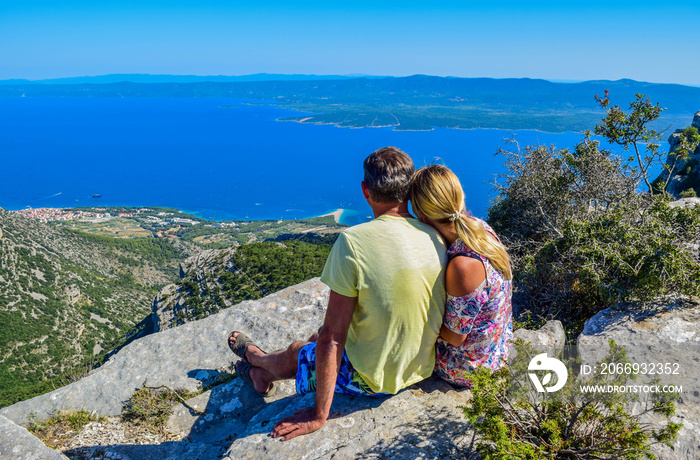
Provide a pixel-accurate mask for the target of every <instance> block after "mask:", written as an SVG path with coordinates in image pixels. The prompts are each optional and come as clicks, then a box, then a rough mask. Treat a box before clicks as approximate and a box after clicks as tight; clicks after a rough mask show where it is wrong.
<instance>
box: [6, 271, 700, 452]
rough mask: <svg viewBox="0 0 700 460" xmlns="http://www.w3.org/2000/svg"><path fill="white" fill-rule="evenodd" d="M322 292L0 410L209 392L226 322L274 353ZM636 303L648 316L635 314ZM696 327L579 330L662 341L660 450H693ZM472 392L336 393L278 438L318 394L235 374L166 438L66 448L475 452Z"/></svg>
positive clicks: (319, 315)
mask: <svg viewBox="0 0 700 460" xmlns="http://www.w3.org/2000/svg"><path fill="white" fill-rule="evenodd" d="M327 299H328V289H327V287H325V286H324V285H323V284H322V283H320V281H319V280H318V279H312V280H309V281H306V282H304V283H301V284H298V285H296V286H292V287H289V288H287V289H284V290H282V291H280V292H277V293H274V294H271V295H269V296H267V297H265V298H263V299H259V300H253V301H246V302H242V303H240V304H237V305H234V306H232V307H231V308H228V309H226V310H222V311H220V312H219V313H216V314H214V315H211V316H209V317H207V318H205V319H202V320H199V321H192V322H188V323H186V324H184V325H182V326H179V327H177V328H172V329H167V330H164V331H162V332H160V333H158V334H152V335H149V336H147V337H144V338H141V339H139V340H137V341H134V342H133V343H131V344H129V345H128V346H126V347H124V348H123V349H122V350H121V351H120V352H119V353H117V354H116V355H115V356H114V357H113V358H112V359H111V360H110V361H109V362H108V363H106V364H105V365H103V366H102V367H101V368H99V369H97V370H95V371H93V372H92V373H91V374H90V375H88V376H87V377H85V378H83V379H82V380H80V381H78V382H75V383H73V384H71V385H69V386H67V387H65V388H61V389H59V390H56V391H54V392H52V393H49V394H47V395H43V396H39V397H36V398H33V399H31V400H29V401H23V402H21V403H18V404H15V405H13V406H10V407H7V408H4V409H2V410H0V415H2V416H4V417H6V418H7V419H9V420H11V421H13V422H15V423H18V424H23V423H25V422H26V421H27V418H28V416H29V414H30V413H32V412H33V413H36V414H37V416H38V417H40V418H41V417H44V416H46V415H47V414H49V413H50V412H52V411H55V410H62V409H86V410H88V411H96V412H97V413H99V414H102V415H113V414H118V413H119V412H120V411H121V410H122V405H123V402H124V401H125V400H126V399H127V398H129V396H130V395H131V394H132V393H133V392H134V390H136V389H138V388H141V387H142V386H143V384H144V382H146V383H147V384H148V385H149V386H160V385H168V386H169V387H171V388H186V389H188V390H191V391H195V390H197V389H199V388H202V387H204V388H208V387H210V386H211V385H212V384H214V383H216V382H217V380H218V381H221V378H220V377H221V376H226V375H228V374H229V373H230V372H231V364H232V362H233V361H234V360H235V359H237V358H236V357H235V356H234V355H233V354H232V353H231V352H230V351H229V350H228V347H227V344H226V338H227V336H228V333H229V332H230V331H231V330H234V329H235V330H244V331H246V332H248V333H249V334H250V335H251V336H253V337H254V338H255V339H256V340H257V342H258V343H259V344H260V345H261V347H263V348H264V349H267V350H274V349H279V348H282V347H284V346H286V345H287V344H288V343H290V342H291V341H293V340H298V339H303V338H305V337H306V336H308V335H310V334H311V333H312V332H314V331H315V330H316V329H317V328H318V326H319V325H320V324H321V322H322V319H323V316H324V314H325V307H326V302H327ZM640 311H643V312H644V313H643V314H637V312H640ZM699 324H700V305H699V304H697V303H693V302H686V301H676V300H665V301H662V302H657V303H656V304H653V305H652V304H649V305H647V304H645V305H641V306H640V305H620V306H618V307H617V308H615V309H609V310H605V311H604V312H601V313H600V314H599V315H596V317H594V318H592V319H591V320H590V321H589V323H588V324H587V326H586V330H585V331H584V333H583V334H582V335H581V337H580V338H579V346H580V347H581V351H582V354H585V353H589V352H590V350H594V351H596V352H598V351H601V352H604V348H605V346H606V344H607V340H608V339H609V338H614V339H615V340H616V341H617V343H618V344H620V345H623V346H624V347H625V348H627V349H628V350H629V353H628V357H629V358H630V359H631V360H640V361H641V360H650V359H652V358H653V357H655V356H656V357H658V355H659V353H660V349H659V350H657V348H659V347H661V348H663V349H664V350H665V356H664V360H665V361H669V360H670V361H673V360H677V361H678V362H680V363H681V365H682V366H683V369H684V372H685V374H684V376H685V378H686V379H687V380H686V381H684V382H680V383H681V384H683V385H684V393H683V397H682V401H681V402H680V403H679V409H678V415H677V416H676V418H675V419H674V420H676V421H679V422H680V423H683V424H684V428H683V429H682V431H681V439H679V440H678V441H676V443H675V444H674V448H673V449H666V448H665V450H664V449H661V450H659V451H658V452H659V453H660V454H661V456H660V458H669V459H689V458H697V457H696V455H697V453H698V451H697V446H698V444H697V441H698V438H697V427H698V426H700V414H698V406H699V405H698V400H697V398H698V395H697V394H696V393H694V391H697V390H698V388H697V383H696V382H695V381H697V380H698V379H697V377H698V375H697V363H698V360H699V359H700V358H698V356H699V355H700V354H699V352H698V346H699V345H700V330H699ZM621 331H626V332H625V333H621ZM515 335H516V338H522V339H524V340H526V341H530V342H531V343H533V344H534V345H535V347H536V349H538V350H540V351H548V352H550V353H552V352H555V351H558V350H561V348H562V346H563V342H564V332H563V329H562V327H561V324H560V323H558V322H550V323H548V324H547V325H545V326H544V327H543V328H542V329H540V330H539V331H527V330H518V331H516V334H515ZM587 350H589V351H587ZM645 353H646V354H645ZM649 353H651V354H649ZM226 380H229V379H224V380H223V381H226ZM694 380H695V381H694ZM686 382H687V383H686ZM686 391H687V392H688V393H687V394H686ZM469 398H470V392H469V391H455V389H453V388H452V387H450V386H449V385H447V384H445V383H444V382H441V381H439V380H436V379H434V378H431V379H428V380H426V381H424V382H422V383H421V384H419V385H415V386H413V387H411V388H409V389H407V390H405V391H403V392H401V393H399V394H398V395H395V396H392V397H388V398H381V399H369V398H358V397H351V396H346V395H337V396H336V398H335V400H334V403H333V408H332V411H331V419H330V420H329V422H328V423H327V425H326V426H325V427H324V428H323V429H321V430H319V431H318V432H316V433H313V434H311V435H308V436H304V437H302V438H297V439H294V440H291V441H289V442H284V443H282V442H279V441H278V440H275V439H272V438H269V437H268V436H267V434H268V433H269V431H270V430H271V427H272V426H273V425H274V423H275V422H276V421H277V420H279V419H281V418H282V417H285V416H288V415H290V414H292V413H293V411H294V410H298V409H300V408H303V407H306V406H308V405H311V404H312V402H313V395H306V396H304V397H299V396H296V395H295V393H294V385H293V382H291V381H288V382H284V383H282V384H281V385H280V386H279V390H278V392H277V394H276V395H274V396H273V397H271V398H262V397H260V396H259V395H258V394H256V393H255V392H253V391H252V390H251V389H250V388H248V387H247V386H245V385H244V384H243V383H242V382H240V381H239V379H233V380H232V381H228V383H223V384H219V385H215V386H213V387H211V388H209V389H207V390H206V391H204V392H202V393H201V394H199V395H197V396H195V397H193V398H191V399H189V400H188V401H187V402H188V404H189V405H190V406H192V407H193V408H194V409H196V410H198V411H204V413H199V414H198V413H195V412H194V411H192V410H191V409H189V408H187V407H185V406H184V405H177V406H176V408H175V410H174V412H173V414H172V415H171V416H170V418H169V420H168V429H169V432H170V433H171V436H170V437H169V438H168V439H170V440H161V442H158V443H152V444H141V442H143V441H136V440H129V438H128V437H125V436H124V433H125V430H124V429H123V428H119V425H118V424H116V423H115V422H113V421H105V422H93V423H91V424H89V425H88V426H87V427H85V428H84V430H83V432H81V434H80V436H79V438H78V439H79V442H78V441H75V443H74V444H71V445H69V446H67V447H66V448H65V449H64V450H65V452H66V453H67V454H69V455H73V456H78V455H79V456H80V458H86V459H87V458H92V459H103V458H104V459H106V458H110V459H122V460H128V459H134V460H135V459H154V460H155V459H158V460H162V459H173V460H175V459H181V458H188V459H202V460H204V459H216V458H222V459H234V458H236V459H238V458H279V459H288V458H305V459H329V458H334V459H339V458H398V459H408V458H410V459H414V458H476V456H475V454H474V453H473V445H474V442H475V436H474V432H473V430H472V429H471V428H470V426H469V424H468V423H467V421H466V419H465V418H464V416H463V415H462V414H461V411H460V409H459V406H460V405H464V404H466V403H467V402H468V401H469ZM650 422H652V423H662V421H661V420H650ZM8 423H9V422H8ZM8 430H9V429H8ZM8 430H5V431H6V432H11V430H10V431H8ZM12 430H14V432H16V431H17V428H13V429H12ZM2 433H3V431H0V446H5V447H4V449H6V450H5V451H7V449H9V447H8V445H12V444H16V445H19V444H21V445H24V441H21V440H20V438H19V437H13V435H6V436H5V437H4V438H3V434H2ZM27 442H28V443H29V444H31V443H33V442H34V441H32V440H28V441H27ZM15 447H16V446H15ZM13 448H14V447H13ZM27 448H28V449H29V448H31V446H29V447H27ZM10 458H22V457H10ZM37 458H51V457H37Z"/></svg>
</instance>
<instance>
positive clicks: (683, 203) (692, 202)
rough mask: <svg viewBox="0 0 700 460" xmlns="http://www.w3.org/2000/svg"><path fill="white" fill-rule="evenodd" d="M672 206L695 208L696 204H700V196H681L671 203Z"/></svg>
mask: <svg viewBox="0 0 700 460" xmlns="http://www.w3.org/2000/svg"><path fill="white" fill-rule="evenodd" d="M669 206H671V207H672V208H685V209H689V208H693V207H695V206H700V198H698V197H696V196H694V197H690V198H681V199H680V200H676V201H672V202H671V203H669Z"/></svg>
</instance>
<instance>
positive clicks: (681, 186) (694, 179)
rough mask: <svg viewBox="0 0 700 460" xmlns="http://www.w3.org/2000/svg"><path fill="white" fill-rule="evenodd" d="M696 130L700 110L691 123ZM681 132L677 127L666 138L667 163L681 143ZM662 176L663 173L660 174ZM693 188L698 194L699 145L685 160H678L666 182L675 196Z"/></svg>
mask: <svg viewBox="0 0 700 460" xmlns="http://www.w3.org/2000/svg"><path fill="white" fill-rule="evenodd" d="M691 126H692V127H694V128H695V129H697V130H700V112H696V113H695V116H694V117H693V122H692V124H691ZM682 134H683V130H682V129H677V130H675V131H674V132H673V134H671V135H670V136H669V138H668V143H669V156H668V157H667V158H666V163H667V164H672V163H673V158H672V154H673V153H674V152H676V151H677V149H678V146H679V145H680V143H681V137H682ZM662 176H663V174H662ZM691 188H692V189H694V190H695V193H696V194H698V195H700V145H698V146H697V147H696V148H695V150H694V151H693V152H692V153H691V155H690V158H688V159H687V160H680V161H679V162H678V163H677V164H676V167H675V170H674V175H673V177H672V179H671V181H670V183H669V184H668V191H669V193H671V194H672V195H674V196H675V197H676V198H678V197H679V195H680V193H681V192H684V191H686V190H688V189H691Z"/></svg>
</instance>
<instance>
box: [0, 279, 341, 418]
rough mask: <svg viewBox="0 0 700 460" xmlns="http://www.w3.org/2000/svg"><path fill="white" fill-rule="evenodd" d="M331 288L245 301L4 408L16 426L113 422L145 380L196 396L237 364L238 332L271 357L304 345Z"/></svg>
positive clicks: (311, 286) (310, 284)
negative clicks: (31, 419)
mask: <svg viewBox="0 0 700 460" xmlns="http://www.w3.org/2000/svg"><path fill="white" fill-rule="evenodd" d="M328 292H329V291H328V288H327V287H326V286H325V285H324V284H323V283H321V282H320V280H319V279H318V278H314V279H311V280H309V281H305V282H304V283H301V284H298V285H296V286H292V287H289V288H287V289H284V290H282V291H279V292H277V293H275V294H271V295H269V296H267V297H264V298H262V299H259V300H253V301H245V302H241V303H240V304H238V305H236V306H234V307H231V308H228V309H226V310H222V311H221V312H219V313H218V314H216V315H212V316H209V317H207V318H205V319H203V320H200V321H194V322H190V323H186V324H184V325H183V326H180V327H178V328H175V329H168V330H166V331H163V332H160V333H158V334H151V335H148V336H146V337H143V338H141V339H139V340H136V341H134V342H132V343H130V344H129V345H127V346H125V347H124V348H123V349H122V350H120V351H119V353H117V354H116V355H114V356H113V357H112V358H111V359H110V360H109V361H108V362H107V363H105V364H104V365H102V366H101V367H100V368H99V369H96V370H95V371H93V372H92V373H91V374H90V375H88V376H87V377H85V378H83V379H81V380H79V381H77V382H74V383H72V384H70V385H68V386H65V387H63V388H60V389H58V390H55V391H53V392H51V393H47V394H45V395H41V396H37V397H35V398H32V399H30V400H27V401H22V402H19V403H17V404H14V405H12V406H9V407H5V408H3V409H0V414H2V415H4V416H5V417H7V418H9V419H10V420H13V421H14V422H15V423H20V424H22V423H26V421H27V417H28V416H29V413H30V412H35V413H36V415H37V417H38V418H39V419H42V418H47V417H48V415H49V414H51V413H52V412H54V411H57V410H68V409H85V410H87V411H93V410H94V411H97V413H99V414H100V415H115V414H119V413H120V412H121V410H122V404H123V402H124V401H126V400H127V399H128V398H129V397H130V396H131V394H132V393H133V392H134V391H135V390H136V389H138V388H141V387H142V386H143V383H144V381H147V383H148V385H149V386H159V385H168V386H170V387H171V388H185V389H188V390H191V391H194V390H196V389H197V388H199V387H201V386H202V385H205V386H206V385H208V384H209V383H210V382H211V381H213V380H215V379H216V378H217V376H218V375H219V374H221V373H223V372H226V370H227V369H229V370H230V367H231V363H232V361H233V360H234V359H237V358H236V357H235V356H234V355H233V354H232V353H231V351H230V350H229V349H228V345H227V337H228V335H229V333H230V332H231V331H232V330H234V329H235V330H242V331H245V332H247V333H249V334H250V335H251V336H252V337H254V338H255V339H256V341H257V342H258V344H259V345H260V346H261V347H262V348H263V349H265V350H275V349H278V348H282V347H286V346H287V345H289V344H290V343H291V342H293V341H295V340H300V339H302V340H303V339H305V338H306V337H308V336H309V335H311V334H312V333H313V332H314V331H316V330H317V329H318V328H319V327H320V325H321V324H322V323H323V317H324V315H325V309H326V305H327V303H328Z"/></svg>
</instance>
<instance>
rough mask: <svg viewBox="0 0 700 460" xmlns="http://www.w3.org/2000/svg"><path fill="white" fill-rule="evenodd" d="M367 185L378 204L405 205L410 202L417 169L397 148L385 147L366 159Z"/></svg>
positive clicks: (364, 166)
mask: <svg viewBox="0 0 700 460" xmlns="http://www.w3.org/2000/svg"><path fill="white" fill-rule="evenodd" d="M363 168H364V170H365V183H366V184H367V188H368V189H369V195H370V197H371V198H372V200H374V201H376V202H377V203H403V202H405V201H406V200H408V193H409V191H410V188H411V180H412V179H413V173H414V172H415V169H416V168H415V167H414V166H413V160H411V157H409V156H408V155H407V154H406V153H405V152H403V151H401V150H399V149H397V148H396V147H384V148H381V149H379V150H376V151H374V152H372V154H371V155H370V156H368V157H367V158H365V162H364V164H363Z"/></svg>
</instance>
